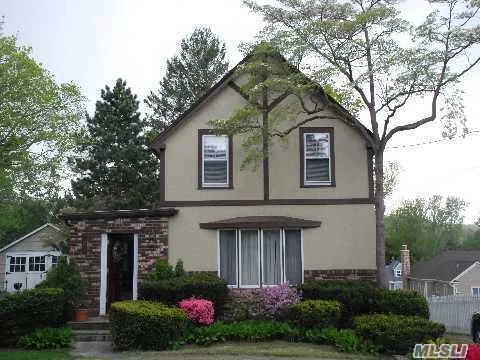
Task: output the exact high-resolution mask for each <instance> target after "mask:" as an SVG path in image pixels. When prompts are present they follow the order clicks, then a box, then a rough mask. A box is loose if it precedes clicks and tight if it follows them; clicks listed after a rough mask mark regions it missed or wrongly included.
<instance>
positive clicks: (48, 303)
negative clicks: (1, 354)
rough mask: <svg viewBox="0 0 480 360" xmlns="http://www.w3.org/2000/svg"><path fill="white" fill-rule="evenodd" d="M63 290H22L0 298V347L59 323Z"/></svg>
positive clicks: (12, 343)
mask: <svg viewBox="0 0 480 360" xmlns="http://www.w3.org/2000/svg"><path fill="white" fill-rule="evenodd" d="M64 303H65V299H64V293H63V290H62V289H54V288H42V289H32V290H24V291H21V292H18V293H14V294H9V295H7V296H5V297H3V298H1V299H0V334H1V336H0V345H14V344H16V343H17V341H18V340H19V338H20V337H21V336H23V335H26V334H30V333H31V332H33V331H34V330H35V329H37V328H41V327H54V326H58V325H60V324H62V318H63V317H62V315H63V308H64Z"/></svg>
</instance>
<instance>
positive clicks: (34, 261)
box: [28, 256, 45, 271]
mask: <svg viewBox="0 0 480 360" xmlns="http://www.w3.org/2000/svg"><path fill="white" fill-rule="evenodd" d="M28 271H45V256H30V257H29V258H28Z"/></svg>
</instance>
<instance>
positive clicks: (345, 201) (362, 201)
mask: <svg viewBox="0 0 480 360" xmlns="http://www.w3.org/2000/svg"><path fill="white" fill-rule="evenodd" d="M373 203H374V202H373V200H372V199H369V198H342V199H269V200H194V201H165V202H163V203H161V205H162V206H165V207H166V206H169V207H195V206H261V205H366V204H373Z"/></svg>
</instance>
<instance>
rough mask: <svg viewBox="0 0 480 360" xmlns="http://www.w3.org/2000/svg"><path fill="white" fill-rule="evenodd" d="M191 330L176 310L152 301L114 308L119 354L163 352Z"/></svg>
mask: <svg viewBox="0 0 480 360" xmlns="http://www.w3.org/2000/svg"><path fill="white" fill-rule="evenodd" d="M189 326H190V321H189V320H188V318H187V316H186V315H185V313H184V312H183V311H182V310H180V309H179V308H176V307H171V306H167V305H164V304H159V303H154V302H149V301H121V302H116V303H113V304H112V305H111V307H110V329H111V332H112V337H113V344H114V346H115V348H116V349H118V350H128V349H141V350H163V349H166V348H167V347H168V346H169V344H171V343H174V342H175V341H177V340H178V339H180V338H182V337H183V336H184V335H185V334H186V331H187V329H188V327H189Z"/></svg>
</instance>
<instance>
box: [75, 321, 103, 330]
mask: <svg viewBox="0 0 480 360" xmlns="http://www.w3.org/2000/svg"><path fill="white" fill-rule="evenodd" d="M68 325H69V326H70V327H71V328H72V330H108V329H110V328H109V325H108V319H105V318H90V319H88V321H70V322H69V323H68Z"/></svg>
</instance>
